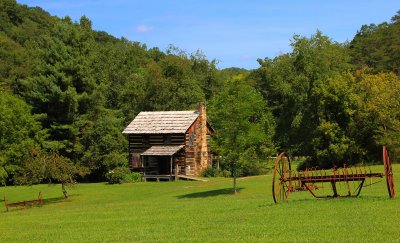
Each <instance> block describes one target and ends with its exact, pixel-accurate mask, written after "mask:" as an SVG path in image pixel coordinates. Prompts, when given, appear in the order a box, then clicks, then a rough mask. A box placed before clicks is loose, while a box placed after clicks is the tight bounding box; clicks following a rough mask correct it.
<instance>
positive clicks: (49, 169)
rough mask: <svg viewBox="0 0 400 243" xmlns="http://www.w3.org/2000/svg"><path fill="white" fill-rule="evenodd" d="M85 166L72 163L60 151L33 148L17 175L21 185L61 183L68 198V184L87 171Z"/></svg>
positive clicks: (18, 182) (62, 189) (17, 181)
mask: <svg viewBox="0 0 400 243" xmlns="http://www.w3.org/2000/svg"><path fill="white" fill-rule="evenodd" d="M86 172H87V171H86V169H85V168H83V167H77V166H74V165H72V164H71V163H70V162H69V161H68V159H66V158H65V157H62V156H60V155H58V153H56V152H54V153H48V152H45V151H36V150H32V152H31V156H30V157H29V159H27V160H26V161H25V163H24V167H23V170H22V171H21V172H20V173H19V175H17V176H16V177H15V182H16V183H17V184H20V185H33V184H38V183H41V182H44V181H47V182H49V183H53V182H56V183H60V184H61V191H62V193H63V195H64V198H65V199H67V198H68V192H67V190H66V187H67V186H71V185H73V184H74V183H75V177H76V176H77V175H78V174H79V175H81V176H83V175H84V174H85V173H86Z"/></svg>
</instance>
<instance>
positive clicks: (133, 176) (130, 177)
mask: <svg viewBox="0 0 400 243" xmlns="http://www.w3.org/2000/svg"><path fill="white" fill-rule="evenodd" d="M141 180H142V175H141V174H140V173H139V172H132V173H130V174H127V175H125V178H124V180H123V182H127V183H129V182H130V183H131V182H139V181H141Z"/></svg>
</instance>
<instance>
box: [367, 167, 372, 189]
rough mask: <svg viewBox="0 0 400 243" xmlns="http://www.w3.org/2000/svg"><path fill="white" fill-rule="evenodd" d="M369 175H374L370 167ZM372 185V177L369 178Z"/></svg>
mask: <svg viewBox="0 0 400 243" xmlns="http://www.w3.org/2000/svg"><path fill="white" fill-rule="evenodd" d="M368 169H369V174H370V175H371V174H372V171H371V167H369V166H368ZM369 181H370V185H372V176H370V177H369Z"/></svg>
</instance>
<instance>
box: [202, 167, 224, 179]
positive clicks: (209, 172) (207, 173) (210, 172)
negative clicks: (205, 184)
mask: <svg viewBox="0 0 400 243" xmlns="http://www.w3.org/2000/svg"><path fill="white" fill-rule="evenodd" d="M201 176H204V177H230V176H231V172H230V171H228V170H221V169H219V168H215V167H208V168H206V169H204V170H203V171H202V173H201Z"/></svg>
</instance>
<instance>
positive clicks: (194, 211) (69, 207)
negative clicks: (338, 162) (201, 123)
mask: <svg viewBox="0 0 400 243" xmlns="http://www.w3.org/2000/svg"><path fill="white" fill-rule="evenodd" d="M373 169H374V171H376V172H383V166H377V167H373ZM393 170H394V172H395V174H394V177H395V184H396V186H397V188H400V173H399V172H400V165H394V167H393ZM375 181H377V180H375ZM231 186H232V180H231V179H225V178H217V179H212V180H211V181H209V182H191V181H179V182H160V183H157V182H146V183H136V184H123V185H107V184H105V183H97V184H78V185H77V186H76V187H75V188H74V189H70V190H69V193H70V195H71V196H70V199H68V200H67V201H64V200H63V199H62V198H61V196H62V193H61V189H60V185H50V186H49V185H37V186H33V187H1V188H0V196H1V198H3V194H6V195H7V197H8V198H10V200H11V201H18V200H29V199H34V198H36V197H37V194H38V192H39V191H41V192H42V193H43V197H44V200H45V201H44V205H43V206H42V207H33V208H29V209H12V210H10V211H9V212H6V211H5V207H4V203H3V202H1V205H0V242H133V241H134V242H138V241H139V242H149V241H158V242H160V241H162V242H187V241H190V242H210V241H224V242H231V241H240V242H243V241H244V242H255V241H258V242H265V241H271V242H293V241H303V242H304V241H310V242H331V241H339V242H348V241H353V242H354V241H356V242H365V241H370V242H396V241H397V242H399V241H400V227H399V226H400V223H399V217H400V192H398V194H399V195H398V197H397V198H395V199H394V200H391V199H389V197H388V193H387V188H386V182H385V180H383V181H382V182H380V183H377V184H374V185H372V186H370V187H366V188H364V189H363V190H362V192H361V196H360V197H358V198H341V199H314V198H312V197H311V196H310V195H309V193H306V192H296V193H294V194H291V197H290V199H289V201H288V202H285V203H282V204H279V205H274V203H273V200H272V196H271V175H267V176H258V177H248V178H240V179H239V181H238V187H239V188H240V190H239V193H238V194H237V195H232V194H231ZM325 186H326V188H324V189H322V188H321V189H320V190H321V192H322V190H324V191H325V193H328V192H329V193H330V190H329V189H328V187H327V186H328V185H325Z"/></svg>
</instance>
